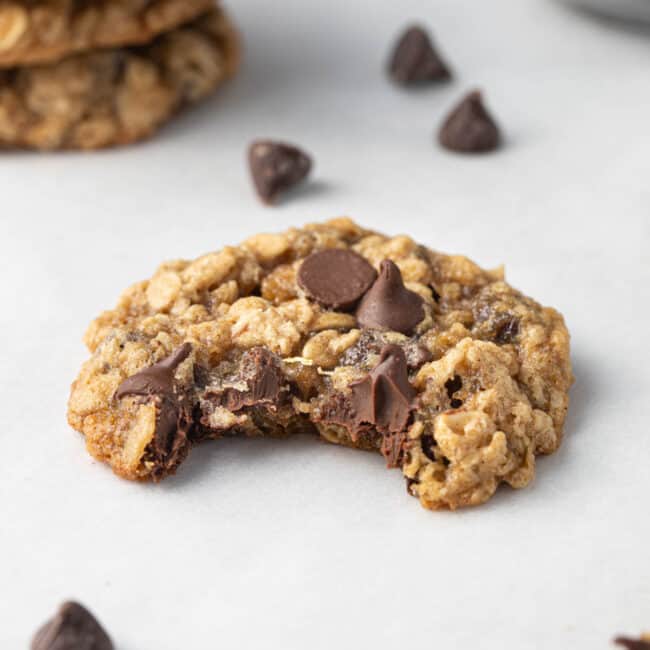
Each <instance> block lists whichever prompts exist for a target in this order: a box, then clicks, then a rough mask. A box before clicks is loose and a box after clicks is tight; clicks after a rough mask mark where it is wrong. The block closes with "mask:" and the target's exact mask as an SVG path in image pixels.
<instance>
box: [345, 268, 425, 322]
mask: <svg viewBox="0 0 650 650" xmlns="http://www.w3.org/2000/svg"><path fill="white" fill-rule="evenodd" d="M423 318H424V309H423V307H422V298H421V297H420V296H419V295H418V294H417V293H415V292H413V291H409V290H408V289H407V288H406V287H405V286H404V282H403V281H402V274H401V273H400V270H399V267H398V266H397V265H396V264H395V263H394V262H392V261H391V260H384V261H383V262H382V263H381V266H380V271H379V277H378V278H377V280H375V282H374V284H373V285H372V287H370V289H369V290H368V292H367V293H366V295H365V296H364V297H363V299H362V300H361V302H360V303H359V307H358V308H357V320H358V321H359V325H361V326H362V327H367V328H377V329H389V330H393V331H395V332H401V333H402V334H411V333H412V332H413V330H414V329H415V327H416V325H417V324H418V323H419V322H420V321H421V320H422V319H423Z"/></svg>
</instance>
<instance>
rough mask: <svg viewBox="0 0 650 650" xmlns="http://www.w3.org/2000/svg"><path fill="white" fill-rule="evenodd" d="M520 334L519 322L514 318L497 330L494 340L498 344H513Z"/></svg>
mask: <svg viewBox="0 0 650 650" xmlns="http://www.w3.org/2000/svg"><path fill="white" fill-rule="evenodd" d="M517 334H519V321H518V320H517V319H516V318H515V317H514V316H513V317H512V318H509V319H508V320H507V321H506V322H505V323H503V324H502V325H500V326H499V328H498V329H497V332H496V335H495V337H494V340H495V341H496V342H497V343H512V341H513V340H514V339H515V338H516V337H517Z"/></svg>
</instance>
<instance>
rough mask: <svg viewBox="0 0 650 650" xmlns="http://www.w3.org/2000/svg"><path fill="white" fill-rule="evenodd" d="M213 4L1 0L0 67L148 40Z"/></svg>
mask: <svg viewBox="0 0 650 650" xmlns="http://www.w3.org/2000/svg"><path fill="white" fill-rule="evenodd" d="M213 6H214V2H213V0H93V1H92V2H79V0H0V67H2V68H8V67H15V66H22V65H35V64H41V63H50V62H53V61H57V60H60V59H62V58H64V57H66V56H69V55H71V54H74V53H77V52H84V51H87V50H95V49H99V48H107V47H110V48H115V47H121V46H124V45H139V44H143V43H148V42H149V41H151V40H152V39H153V38H154V37H155V36H157V35H158V34H161V33H163V32H167V31H169V30H171V29H173V28H174V27H177V26H178V25H181V24H183V23H186V22H188V21H191V20H194V19H195V18H197V17H198V16H200V15H201V14H203V13H205V12H206V11H209V10H210V9H211V8H212V7H213Z"/></svg>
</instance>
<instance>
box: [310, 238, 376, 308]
mask: <svg viewBox="0 0 650 650" xmlns="http://www.w3.org/2000/svg"><path fill="white" fill-rule="evenodd" d="M376 277H377V271H375V269H374V268H373V267H372V266H371V265H370V263H369V262H368V261H367V260H366V259H365V258H364V257H362V256H361V255H359V254H358V253H355V252H354V251H351V250H347V249H341V248H327V249H325V250H323V251H318V252H317V253H312V254H311V255H309V257H307V258H306V259H305V260H304V261H303V263H302V264H301V265H300V269H299V270H298V278H297V279H298V285H299V286H300V288H301V289H302V290H303V291H304V292H305V293H306V294H307V295H308V296H309V297H310V298H312V299H313V300H316V301H317V302H319V303H320V304H321V305H324V306H325V307H332V308H334V309H350V308H352V307H353V306H354V305H355V303H356V302H357V301H358V300H359V298H361V296H363V294H364V293H366V291H368V289H369V288H370V286H371V285H372V283H373V282H374V280H375V278H376Z"/></svg>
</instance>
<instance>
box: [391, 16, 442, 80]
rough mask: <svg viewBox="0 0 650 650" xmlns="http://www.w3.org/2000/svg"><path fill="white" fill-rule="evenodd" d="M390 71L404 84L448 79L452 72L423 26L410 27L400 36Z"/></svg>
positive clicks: (392, 75) (394, 77) (395, 78)
mask: <svg viewBox="0 0 650 650" xmlns="http://www.w3.org/2000/svg"><path fill="white" fill-rule="evenodd" d="M388 73H389V74H390V76H391V77H392V78H393V79H394V80H395V81H396V82H397V83H400V84H403V85H409V84H421V83H423V82H427V81H446V80H448V79H450V78H451V73H450V72H449V68H448V67H447V65H446V64H445V62H444V61H443V60H442V59H441V58H440V56H439V55H438V53H437V52H436V50H435V49H434V47H433V44H432V42H431V38H430V37H429V34H428V33H427V32H426V30H424V29H423V28H422V27H419V26H417V25H414V26H412V27H409V28H408V29H407V30H406V31H405V32H404V33H403V34H402V35H401V36H400V38H399V40H398V41H397V44H396V45H395V49H394V50H393V53H392V56H391V58H390V62H389V65H388Z"/></svg>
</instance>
